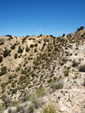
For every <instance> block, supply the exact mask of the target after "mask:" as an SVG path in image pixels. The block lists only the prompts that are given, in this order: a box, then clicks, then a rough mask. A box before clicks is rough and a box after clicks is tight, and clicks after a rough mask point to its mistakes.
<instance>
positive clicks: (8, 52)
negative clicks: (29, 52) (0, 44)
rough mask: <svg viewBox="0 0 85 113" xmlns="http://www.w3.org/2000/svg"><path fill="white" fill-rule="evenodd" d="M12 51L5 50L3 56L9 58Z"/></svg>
mask: <svg viewBox="0 0 85 113" xmlns="http://www.w3.org/2000/svg"><path fill="white" fill-rule="evenodd" d="M10 52H11V50H8V49H5V50H4V52H3V56H4V57H7V56H8V55H9V54H10Z"/></svg>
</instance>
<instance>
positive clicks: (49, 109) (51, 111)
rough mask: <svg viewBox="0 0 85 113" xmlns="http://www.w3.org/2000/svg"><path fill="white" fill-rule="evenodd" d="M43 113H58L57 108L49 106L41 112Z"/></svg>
mask: <svg viewBox="0 0 85 113" xmlns="http://www.w3.org/2000/svg"><path fill="white" fill-rule="evenodd" d="M41 113H56V107H55V106H54V105H51V104H50V105H47V106H45V107H44V109H43V110H42V111H41Z"/></svg>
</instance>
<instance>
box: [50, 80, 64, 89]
mask: <svg viewBox="0 0 85 113" xmlns="http://www.w3.org/2000/svg"><path fill="white" fill-rule="evenodd" d="M63 85H64V82H63V80H59V81H57V83H53V84H52V85H51V88H52V89H53V91H55V90H58V89H62V88H63Z"/></svg>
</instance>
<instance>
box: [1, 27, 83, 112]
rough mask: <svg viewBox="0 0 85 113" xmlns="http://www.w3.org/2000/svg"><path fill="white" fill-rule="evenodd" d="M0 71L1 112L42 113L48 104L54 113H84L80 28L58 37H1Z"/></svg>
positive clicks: (81, 30)
mask: <svg viewBox="0 0 85 113" xmlns="http://www.w3.org/2000/svg"><path fill="white" fill-rule="evenodd" d="M0 68H1V72H0V98H1V99H0V106H1V112H3V111H4V110H5V109H7V110H5V111H4V113H9V112H11V113H33V112H34V113H38V112H39V113H41V112H43V113H45V111H44V107H46V106H47V107H48V103H51V104H53V109H55V112H56V113H57V112H58V113H60V112H65V113H76V112H78V113H84V112H85V111H84V110H85V96H84V95H85V31H84V28H83V27H81V28H79V29H77V31H76V32H75V33H71V34H69V35H67V36H61V37H54V36H52V35H50V36H47V35H40V36H31V37H29V36H27V37H12V36H10V35H8V36H1V37H0ZM82 97H83V98H82ZM54 106H55V107H54ZM50 107H52V105H51V106H50Z"/></svg>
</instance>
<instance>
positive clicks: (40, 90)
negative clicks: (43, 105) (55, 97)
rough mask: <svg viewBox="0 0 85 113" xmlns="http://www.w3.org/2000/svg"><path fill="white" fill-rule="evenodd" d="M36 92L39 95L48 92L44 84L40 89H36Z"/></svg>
mask: <svg viewBox="0 0 85 113" xmlns="http://www.w3.org/2000/svg"><path fill="white" fill-rule="evenodd" d="M36 94H37V96H38V97H42V96H44V95H45V94H46V92H45V89H44V88H43V86H40V87H39V88H38V89H36Z"/></svg>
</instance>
